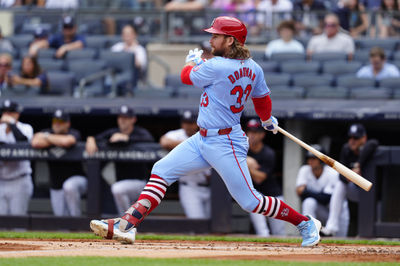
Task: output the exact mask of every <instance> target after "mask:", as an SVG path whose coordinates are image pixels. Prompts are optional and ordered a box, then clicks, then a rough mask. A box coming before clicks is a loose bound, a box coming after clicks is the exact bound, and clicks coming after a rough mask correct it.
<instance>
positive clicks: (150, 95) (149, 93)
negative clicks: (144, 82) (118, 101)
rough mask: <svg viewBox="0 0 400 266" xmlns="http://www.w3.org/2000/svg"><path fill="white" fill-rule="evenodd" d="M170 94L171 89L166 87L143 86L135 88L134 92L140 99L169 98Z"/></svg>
mask: <svg viewBox="0 0 400 266" xmlns="http://www.w3.org/2000/svg"><path fill="white" fill-rule="evenodd" d="M171 96H172V91H171V90H168V89H166V88H165V89H150V88H143V89H137V90H135V92H134V97H135V98H140V99H154V98H170V97H171Z"/></svg>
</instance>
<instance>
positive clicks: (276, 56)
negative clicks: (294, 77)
mask: <svg viewBox="0 0 400 266" xmlns="http://www.w3.org/2000/svg"><path fill="white" fill-rule="evenodd" d="M270 59H271V60H274V61H277V62H284V61H293V60H297V61H301V60H306V54H304V53H273V54H272V55H271V58H270Z"/></svg>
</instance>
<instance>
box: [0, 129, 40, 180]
mask: <svg viewBox="0 0 400 266" xmlns="http://www.w3.org/2000/svg"><path fill="white" fill-rule="evenodd" d="M16 126H17V128H18V129H19V130H20V131H21V132H22V134H24V135H25V136H26V137H27V138H28V141H31V139H32V136H33V128H32V127H31V126H30V125H28V124H25V123H21V122H17V124H16ZM6 129H7V124H5V123H2V124H0V142H2V143H8V144H12V143H16V141H15V137H14V135H13V133H12V131H10V132H8V133H6ZM31 173H32V169H31V163H30V161H28V160H20V161H14V160H13V161H0V179H15V178H18V177H22V176H23V175H30V174H31Z"/></svg>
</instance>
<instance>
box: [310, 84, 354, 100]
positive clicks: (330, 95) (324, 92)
mask: <svg viewBox="0 0 400 266" xmlns="http://www.w3.org/2000/svg"><path fill="white" fill-rule="evenodd" d="M348 97H349V89H347V88H344V87H332V86H315V87H309V88H307V91H306V98H312V99H346V98H348Z"/></svg>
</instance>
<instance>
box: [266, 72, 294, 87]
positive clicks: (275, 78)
mask: <svg viewBox="0 0 400 266" xmlns="http://www.w3.org/2000/svg"><path fill="white" fill-rule="evenodd" d="M264 78H265V81H266V83H267V85H268V87H270V88H274V87H275V86H289V85H290V81H291V76H290V75H289V74H287V73H264Z"/></svg>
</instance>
